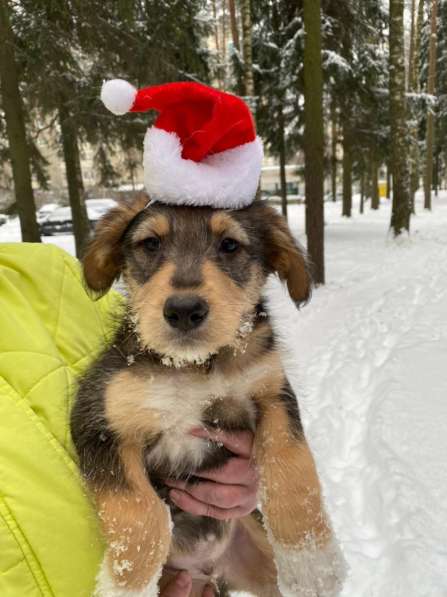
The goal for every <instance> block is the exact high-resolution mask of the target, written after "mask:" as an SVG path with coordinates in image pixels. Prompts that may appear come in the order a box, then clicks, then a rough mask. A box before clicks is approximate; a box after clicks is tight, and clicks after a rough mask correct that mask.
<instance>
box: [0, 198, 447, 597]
mask: <svg viewBox="0 0 447 597" xmlns="http://www.w3.org/2000/svg"><path fill="white" fill-rule="evenodd" d="M421 199H422V198H421V196H419V197H418V205H417V211H418V215H417V216H416V217H415V218H413V219H412V234H411V236H410V238H407V239H403V240H401V241H400V242H399V243H396V242H394V241H393V240H392V239H391V238H390V237H389V235H388V224H389V219H390V205H389V202H387V201H383V202H382V205H381V208H380V210H379V211H378V212H372V211H370V210H369V207H367V208H366V213H365V214H364V215H363V216H360V215H358V205H357V201H355V205H354V211H355V215H354V217H353V218H352V219H351V220H348V219H343V218H342V217H341V216H340V215H339V212H340V204H336V205H334V204H331V203H327V204H326V222H327V226H326V259H327V261H326V267H327V284H326V286H325V287H322V288H319V289H317V290H316V291H315V292H314V295H313V299H312V301H311V303H310V305H308V306H307V307H305V308H304V309H303V310H302V311H300V312H299V313H297V312H296V310H295V308H294V307H293V305H292V304H291V301H290V300H289V299H288V297H287V296H286V293H285V291H284V290H283V288H282V287H281V286H280V285H279V284H278V283H272V284H271V285H270V289H269V294H270V297H271V307H272V310H273V312H274V316H275V320H276V324H277V326H278V328H279V330H280V332H281V335H282V337H283V339H284V344H285V348H286V352H287V357H286V360H287V369H288V373H289V376H290V378H291V381H292V383H293V385H294V386H295V389H296V391H297V393H298V396H299V402H300V407H301V411H302V416H303V420H304V423H305V428H306V433H307V437H308V439H309V442H310V444H311V447H312V449H313V451H314V454H315V457H316V460H317V465H318V468H319V471H320V474H321V478H322V483H323V488H324V492H325V495H326V499H327V504H328V509H329V511H330V514H331V517H332V519H333V523H334V526H335V529H336V532H337V535H338V537H339V539H340V542H341V544H342V547H343V550H344V552H345V555H346V558H347V561H348V564H349V566H350V576H349V579H348V582H347V584H346V587H345V589H344V591H343V597H446V596H447V192H444V193H443V194H442V195H441V196H440V198H439V199H435V200H434V205H433V212H432V213H423V210H422V207H421V205H420V203H421ZM289 220H290V224H291V227H292V229H293V230H294V231H295V232H296V233H297V235H298V236H300V237H301V238H302V234H303V222H304V207H303V206H302V205H296V206H291V207H290V216H289ZM18 239H19V233H18V226H17V223H10V224H7V225H6V226H3V227H1V228H0V240H3V241H7V240H18ZM45 240H46V241H49V242H56V243H57V244H58V245H61V246H63V247H64V248H65V249H67V250H69V251H70V252H73V240H72V238H71V237H52V238H48V239H45ZM303 240H304V239H303Z"/></svg>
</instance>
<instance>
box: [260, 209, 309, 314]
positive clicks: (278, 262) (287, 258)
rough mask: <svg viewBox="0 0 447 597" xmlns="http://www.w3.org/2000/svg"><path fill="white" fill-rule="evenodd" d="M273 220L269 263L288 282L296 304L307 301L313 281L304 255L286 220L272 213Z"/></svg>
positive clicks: (269, 244) (268, 247)
mask: <svg viewBox="0 0 447 597" xmlns="http://www.w3.org/2000/svg"><path fill="white" fill-rule="evenodd" d="M272 212H273V210H272ZM272 220H273V222H272V223H273V226H271V228H270V239H269V243H268V245H267V249H268V251H269V253H270V254H269V261H270V263H271V265H272V268H273V269H274V270H275V271H276V272H277V273H278V275H279V277H280V279H281V280H285V281H286V283H287V289H288V291H289V294H290V296H291V297H292V299H293V300H294V301H296V302H302V301H306V300H307V299H308V298H309V294H310V287H311V279H310V276H309V272H308V269H307V265H306V261H305V259H304V256H303V253H302V252H301V251H300V250H299V249H298V247H297V245H296V243H295V241H294V239H293V237H292V235H291V234H290V230H289V228H288V226H287V224H286V222H285V221H284V219H283V218H282V217H280V216H279V215H278V214H277V213H276V212H275V213H272Z"/></svg>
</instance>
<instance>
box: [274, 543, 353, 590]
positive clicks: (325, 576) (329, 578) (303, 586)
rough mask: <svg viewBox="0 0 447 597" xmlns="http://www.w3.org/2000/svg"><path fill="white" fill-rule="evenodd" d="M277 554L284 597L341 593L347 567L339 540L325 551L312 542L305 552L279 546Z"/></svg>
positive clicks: (280, 584)
mask: <svg viewBox="0 0 447 597" xmlns="http://www.w3.org/2000/svg"><path fill="white" fill-rule="evenodd" d="M273 550H274V554H275V563H276V567H277V570H278V587H279V590H280V592H281V594H282V595H283V597H336V596H337V595H338V594H339V593H340V590H341V588H342V586H343V582H344V579H345V576H346V563H345V560H344V558H343V555H342V553H341V550H340V548H339V546H338V544H337V542H336V541H335V539H331V540H330V542H329V543H328V544H327V545H326V546H325V547H324V548H318V547H317V546H316V545H315V543H314V542H312V541H309V543H308V544H307V545H306V547H304V548H303V549H300V548H298V547H289V546H284V545H279V544H276V545H274V547H273Z"/></svg>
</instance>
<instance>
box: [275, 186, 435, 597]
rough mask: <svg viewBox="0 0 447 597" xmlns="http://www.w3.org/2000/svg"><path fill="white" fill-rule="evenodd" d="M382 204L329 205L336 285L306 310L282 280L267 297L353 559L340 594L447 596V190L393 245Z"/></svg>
mask: <svg viewBox="0 0 447 597" xmlns="http://www.w3.org/2000/svg"><path fill="white" fill-rule="evenodd" d="M387 207H388V206H385V209H382V210H381V211H382V213H380V214H368V215H367V216H366V218H365V219H364V220H362V219H360V218H358V217H357V221H356V222H355V223H346V222H342V221H341V218H339V217H338V215H337V214H335V213H331V212H329V214H328V220H329V222H330V223H331V226H328V229H327V251H328V253H327V254H328V278H329V280H330V281H329V284H328V285H327V287H325V288H324V289H321V290H317V291H316V293H315V295H314V299H313V301H312V303H311V306H309V307H307V308H305V309H304V310H303V311H302V312H301V313H300V314H298V316H294V314H293V308H292V307H291V305H290V302H289V301H287V299H286V298H285V297H284V293H283V291H282V289H280V288H278V286H277V285H275V287H274V289H273V290H272V295H273V299H272V303H273V304H274V305H275V307H276V308H275V312H276V313H277V319H278V325H279V327H280V328H282V329H283V330H285V329H287V332H285V334H284V338H285V340H286V344H287V347H288V349H289V353H290V358H289V361H290V366H289V373H290V376H291V378H292V380H293V382H294V385H295V387H296V389H297V391H298V393H299V395H300V404H301V408H302V411H303V418H304V421H305V424H306V431H307V435H308V438H309V440H310V443H311V445H312V448H313V450H314V453H315V455H316V459H317V465H318V468H319V470H320V472H321V476H322V479H323V486H324V490H325V493H326V495H327V501H328V506H329V510H330V512H331V515H332V517H333V520H334V524H335V527H336V530H337V534H338V536H339V538H340V540H341V542H342V545H343V549H344V551H345V554H346V557H347V559H348V563H349V565H350V568H351V575H350V578H349V581H348V583H347V585H346V588H345V590H344V592H343V596H344V597H442V596H446V595H447V196H445V197H444V200H443V202H442V204H441V205H438V206H437V207H436V211H435V213H434V214H432V215H426V214H424V215H422V216H419V217H418V218H416V220H415V222H414V232H413V237H412V239H411V240H409V241H406V242H404V243H402V244H400V245H398V246H396V245H395V244H394V243H390V242H389V241H387V239H386V225H387V224H386V223H387V221H388V209H387ZM291 321H293V326H291ZM293 362H294V363H295V366H294V365H293V364H292V363H293ZM296 362H298V363H299V365H300V371H299V374H297V371H296Z"/></svg>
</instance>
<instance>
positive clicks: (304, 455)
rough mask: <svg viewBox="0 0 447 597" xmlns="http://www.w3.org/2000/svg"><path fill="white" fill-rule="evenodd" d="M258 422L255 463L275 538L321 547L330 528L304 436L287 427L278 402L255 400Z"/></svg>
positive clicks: (326, 538) (286, 417)
mask: <svg viewBox="0 0 447 597" xmlns="http://www.w3.org/2000/svg"><path fill="white" fill-rule="evenodd" d="M258 403H259V404H260V407H261V412H262V416H261V421H260V423H259V426H258V428H257V430H256V437H255V446H256V459H257V462H258V465H259V468H260V472H261V478H262V490H263V496H262V502H263V512H264V515H265V517H266V519H267V520H268V524H269V527H270V529H271V531H272V534H273V536H274V538H275V540H276V541H277V542H279V543H281V544H282V545H289V546H294V547H297V546H305V544H306V541H307V540H308V539H309V538H312V539H313V540H315V542H316V544H317V545H318V546H324V545H325V544H326V543H327V541H328V540H329V538H330V534H331V533H330V529H329V526H328V523H327V519H326V515H325V514H324V510H323V504H322V497H321V487H320V482H319V479H318V474H317V471H316V468H315V463H314V459H313V457H312V454H311V452H310V450H309V447H308V445H307V442H306V440H305V439H304V436H302V437H301V438H298V437H296V436H295V435H294V434H293V433H292V431H291V430H290V428H289V422H288V416H287V412H286V409H285V406H284V404H283V403H282V402H280V401H278V400H276V399H274V398H273V397H272V396H264V397H262V398H258Z"/></svg>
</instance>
